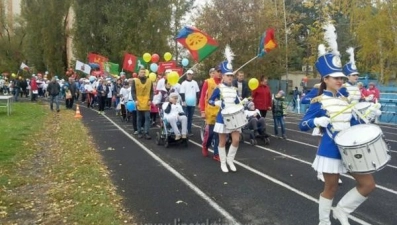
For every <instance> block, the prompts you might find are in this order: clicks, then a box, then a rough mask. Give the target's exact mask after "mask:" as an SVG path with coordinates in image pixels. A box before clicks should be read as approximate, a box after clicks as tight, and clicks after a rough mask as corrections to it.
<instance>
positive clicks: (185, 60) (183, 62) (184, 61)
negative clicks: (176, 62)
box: [182, 58, 189, 67]
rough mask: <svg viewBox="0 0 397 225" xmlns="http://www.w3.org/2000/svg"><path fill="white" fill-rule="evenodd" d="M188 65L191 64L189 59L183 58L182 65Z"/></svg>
mask: <svg viewBox="0 0 397 225" xmlns="http://www.w3.org/2000/svg"><path fill="white" fill-rule="evenodd" d="M187 65H189V60H188V59H187V58H183V59H182V66H185V67H186V66H187Z"/></svg>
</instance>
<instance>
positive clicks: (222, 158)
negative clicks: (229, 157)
mask: <svg viewBox="0 0 397 225" xmlns="http://www.w3.org/2000/svg"><path fill="white" fill-rule="evenodd" d="M218 153H219V160H220V161H221V170H222V172H224V173H227V172H229V170H228V169H227V165H226V149H225V147H218Z"/></svg>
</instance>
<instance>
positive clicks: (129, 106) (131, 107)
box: [126, 101, 136, 112]
mask: <svg viewBox="0 0 397 225" xmlns="http://www.w3.org/2000/svg"><path fill="white" fill-rule="evenodd" d="M126 108H127V110H128V112H132V111H135V110H136V106H135V102H133V101H128V102H127V105H126Z"/></svg>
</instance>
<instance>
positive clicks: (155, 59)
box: [152, 53, 160, 72]
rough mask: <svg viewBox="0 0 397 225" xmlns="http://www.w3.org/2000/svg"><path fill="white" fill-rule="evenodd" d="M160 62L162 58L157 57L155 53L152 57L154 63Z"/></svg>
mask: <svg viewBox="0 0 397 225" xmlns="http://www.w3.org/2000/svg"><path fill="white" fill-rule="evenodd" d="M159 60H160V56H159V55H157V54H156V53H154V54H153V55H152V62H154V63H157V62H158V61H159ZM154 72H156V71H154Z"/></svg>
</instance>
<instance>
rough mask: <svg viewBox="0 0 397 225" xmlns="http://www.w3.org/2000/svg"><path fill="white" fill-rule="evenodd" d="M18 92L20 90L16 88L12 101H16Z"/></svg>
mask: <svg viewBox="0 0 397 225" xmlns="http://www.w3.org/2000/svg"><path fill="white" fill-rule="evenodd" d="M19 91H20V88H19V87H16V88H14V92H15V93H14V101H16V102H17V101H18V96H19Z"/></svg>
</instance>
